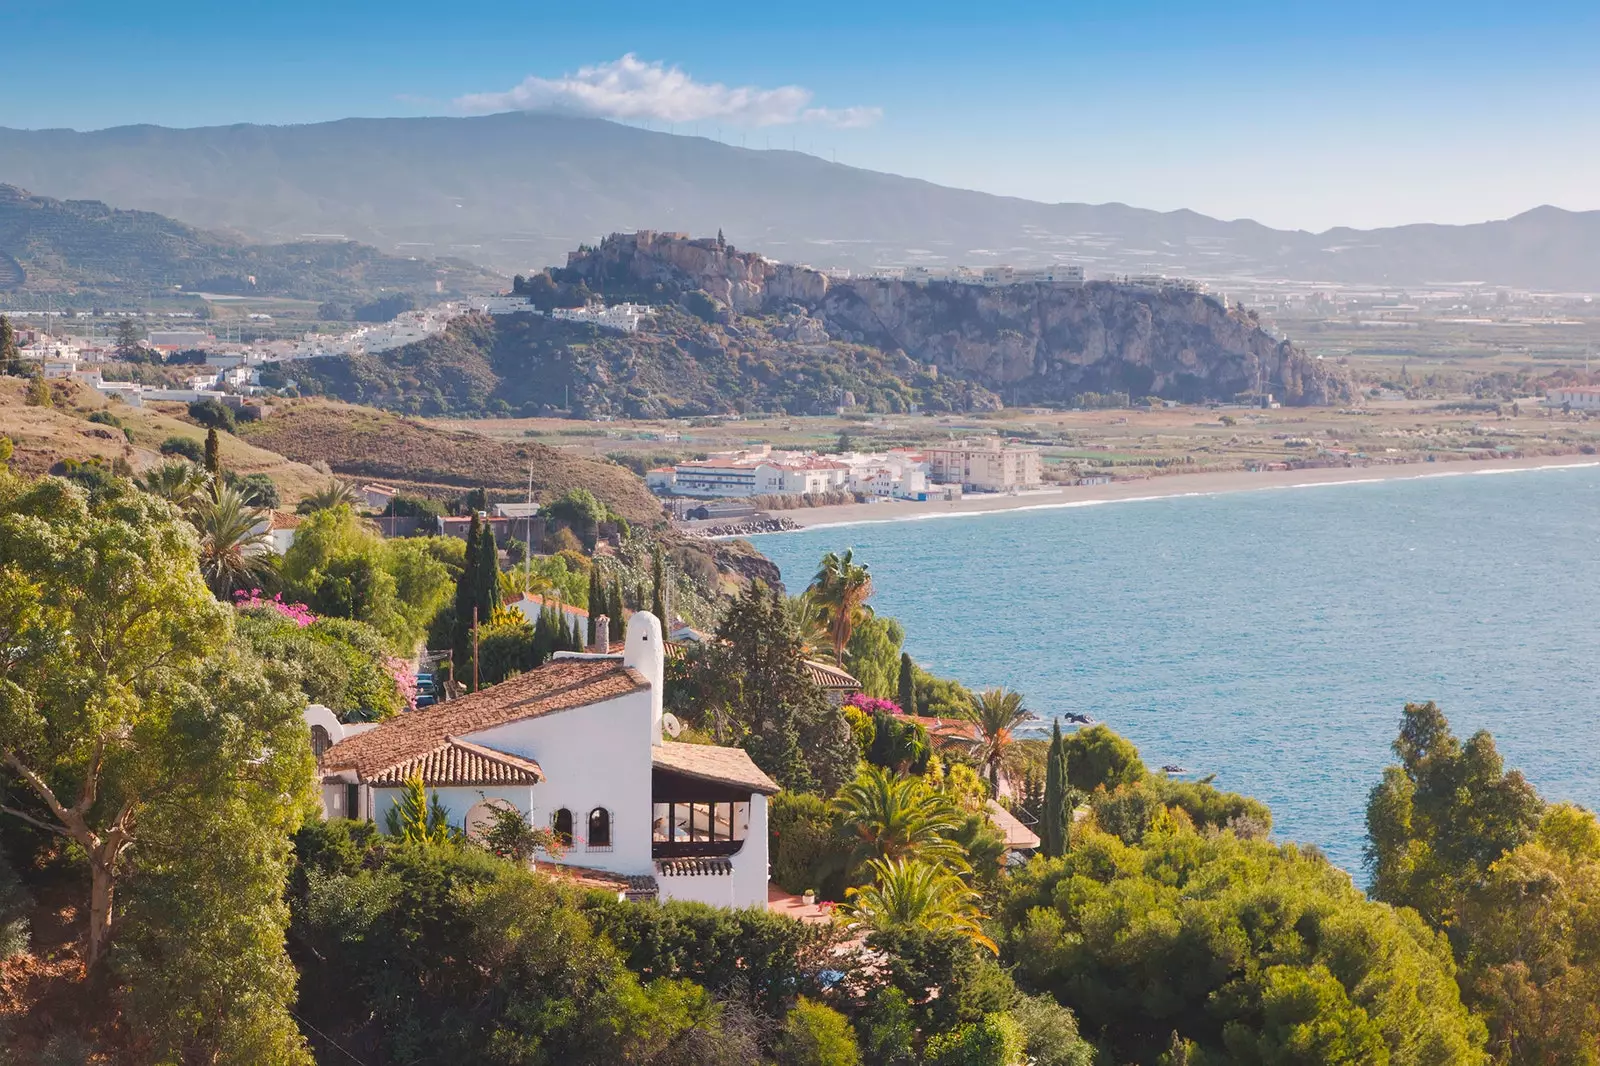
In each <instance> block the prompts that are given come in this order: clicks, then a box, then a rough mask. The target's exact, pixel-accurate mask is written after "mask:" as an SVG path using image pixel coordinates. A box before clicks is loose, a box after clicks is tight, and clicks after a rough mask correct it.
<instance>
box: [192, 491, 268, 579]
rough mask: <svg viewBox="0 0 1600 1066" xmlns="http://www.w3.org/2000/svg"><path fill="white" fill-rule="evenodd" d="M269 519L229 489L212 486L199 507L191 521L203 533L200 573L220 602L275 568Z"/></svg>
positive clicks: (196, 508)
mask: <svg viewBox="0 0 1600 1066" xmlns="http://www.w3.org/2000/svg"><path fill="white" fill-rule="evenodd" d="M266 516H267V512H266V511H264V510H262V509H261V508H259V507H251V506H250V504H249V503H248V502H247V501H246V500H245V497H244V494H243V493H241V492H240V491H239V490H238V489H234V488H230V487H228V486H227V485H215V484H214V485H212V487H211V491H210V492H209V493H207V494H206V495H204V496H202V497H201V498H200V500H199V502H198V503H196V505H195V507H194V511H193V513H192V514H191V516H190V519H189V520H190V521H191V522H193V523H194V527H195V529H196V530H198V531H199V533H200V572H201V574H203V575H205V579H206V584H207V585H210V586H211V592H212V594H213V595H215V596H216V597H217V598H218V599H219V600H220V599H226V598H227V596H228V594H229V593H231V592H233V591H234V590H235V589H241V588H246V587H248V586H249V585H250V583H251V582H252V581H253V580H255V579H256V578H257V577H258V576H259V575H260V574H261V573H262V572H263V571H266V570H270V569H271V568H272V563H271V559H270V557H269V554H268V552H267V551H266V548H267V546H268V545H269V543H270V540H269V538H268V536H267V531H266V521H265V519H266Z"/></svg>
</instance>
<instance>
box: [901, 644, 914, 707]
mask: <svg viewBox="0 0 1600 1066" xmlns="http://www.w3.org/2000/svg"><path fill="white" fill-rule="evenodd" d="M898 695H899V697H900V709H901V710H902V711H905V712H906V713H907V714H916V713H917V677H916V674H915V673H914V672H913V671H912V669H911V653H910V652H904V651H903V652H901V653H900V690H899V693H898Z"/></svg>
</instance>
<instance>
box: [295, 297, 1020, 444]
mask: <svg viewBox="0 0 1600 1066" xmlns="http://www.w3.org/2000/svg"><path fill="white" fill-rule="evenodd" d="M808 327H809V328H818V327H815V325H814V324H811V323H809V322H807V321H805V320H804V319H803V316H802V318H801V319H799V320H797V319H796V318H795V316H790V318H789V319H787V320H786V319H785V318H783V317H781V316H764V317H755V316H742V317H739V318H738V319H737V320H736V321H731V322H728V323H727V324H709V323H706V322H703V321H701V320H700V319H698V318H695V317H694V316H692V315H688V314H685V313H683V312H682V311H680V310H677V309H674V308H671V307H664V308H662V309H661V310H660V313H659V314H658V315H657V316H656V319H655V321H654V323H653V324H651V326H650V327H649V328H648V329H646V330H644V331H641V332H640V333H636V334H622V333H616V332H609V331H606V330H601V329H598V328H596V327H594V326H588V325H577V324H573V323H569V322H562V321H559V320H553V319H548V318H545V317H543V316H540V315H531V314H530V315H505V316H495V317H493V318H488V317H470V318H464V319H461V320H458V321H457V322H455V323H454V324H452V326H451V328H450V329H449V330H448V331H447V332H446V333H445V334H443V335H442V336H438V337H432V338H429V339H428V340H425V341H421V342H419V343H417V344H413V345H409V346H407V347H405V348H400V349H394V350H391V351H387V352H382V353H379V354H377V355H357V356H350V357H342V358H338V359H318V360H314V361H308V362H307V363H304V364H300V365H297V366H296V367H295V376H296V378H297V380H299V381H300V383H301V386H302V387H303V388H306V389H308V390H311V391H321V392H323V393H325V394H326V395H329V396H334V397H338V398H339V399H343V400H348V401H351V402H355V403H367V404H375V405H377V406H380V407H385V408H390V409H394V410H399V411H404V412H407V413H410V414H423V415H435V414H461V415H479V414H501V415H509V414H513V413H515V414H519V415H524V416H528V417H531V416H534V415H540V414H548V413H554V412H557V411H571V412H572V414H574V415H575V416H576V417H579V418H594V417H597V416H606V415H609V416H615V417H627V418H668V417H680V416H692V415H706V414H725V413H729V412H745V411H784V412H787V413H790V414H826V413H831V412H832V411H834V410H835V409H836V408H838V407H840V406H841V405H850V404H852V403H853V404H854V405H860V406H864V407H869V408H871V409H873V410H879V411H905V410H909V409H910V408H911V407H912V406H913V405H916V406H918V407H921V408H922V409H923V410H933V411H969V410H987V409H991V408H995V407H998V406H999V401H998V400H997V399H996V398H995V396H994V395H993V394H992V393H990V392H989V391H987V390H986V389H984V388H982V387H981V386H977V385H973V384H971V383H968V382H964V381H956V380H949V379H944V378H940V377H938V376H937V375H936V374H934V373H930V372H929V370H928V368H927V367H925V366H922V365H920V364H918V363H917V362H915V361H914V360H912V359H909V358H907V357H906V356H904V355H903V354H890V353H886V352H883V351H880V350H879V349H877V348H872V347H868V346H865V345H861V344H852V343H844V342H837V341H832V340H828V339H827V338H826V337H825V336H823V337H822V338H821V339H820V340H818V339H815V336H816V335H814V334H811V333H808V332H807V328H808Z"/></svg>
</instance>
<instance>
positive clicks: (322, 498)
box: [295, 478, 366, 514]
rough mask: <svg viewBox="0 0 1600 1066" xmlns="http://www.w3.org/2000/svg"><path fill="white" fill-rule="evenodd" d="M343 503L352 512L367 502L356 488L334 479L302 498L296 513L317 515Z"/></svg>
mask: <svg viewBox="0 0 1600 1066" xmlns="http://www.w3.org/2000/svg"><path fill="white" fill-rule="evenodd" d="M341 503H347V504H349V505H350V507H351V509H352V510H355V509H357V508H359V507H360V506H361V505H362V504H364V503H366V501H365V500H363V499H362V498H361V495H360V494H359V493H357V492H356V490H355V488H354V487H352V486H350V485H348V484H346V483H345V482H343V481H340V480H339V479H338V478H333V479H332V480H330V481H329V482H328V483H327V484H326V485H324V486H323V487H322V488H320V489H318V490H317V491H316V492H313V493H312V494H311V495H309V496H303V497H301V499H300V502H299V504H297V505H296V506H295V512H296V513H297V514H315V513H316V512H317V511H329V510H332V509H333V508H335V507H337V506H339V505H340V504H341Z"/></svg>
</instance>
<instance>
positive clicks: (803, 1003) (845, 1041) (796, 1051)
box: [775, 996, 861, 1066]
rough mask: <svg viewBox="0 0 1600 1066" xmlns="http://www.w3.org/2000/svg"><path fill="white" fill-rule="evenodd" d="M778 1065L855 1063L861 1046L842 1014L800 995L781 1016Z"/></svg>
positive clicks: (843, 1065)
mask: <svg viewBox="0 0 1600 1066" xmlns="http://www.w3.org/2000/svg"><path fill="white" fill-rule="evenodd" d="M775 1052H776V1055H777V1062H778V1066H859V1063H860V1062H861V1050H860V1048H858V1047H857V1046H856V1034H855V1032H854V1030H852V1029H851V1028H850V1023H849V1022H848V1021H846V1020H845V1017H844V1015H842V1014H840V1013H839V1012H838V1011H836V1010H834V1009H833V1008H832V1007H829V1006H827V1005H826V1004H823V1003H817V1002H814V1001H812V1000H809V999H806V998H805V997H804V996H802V997H801V998H800V1001H799V1002H798V1003H796V1004H795V1005H794V1009H793V1010H791V1011H790V1012H789V1017H787V1018H786V1019H784V1022H783V1030H782V1032H780V1033H779V1034H778V1042H777V1047H776V1049H775Z"/></svg>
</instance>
